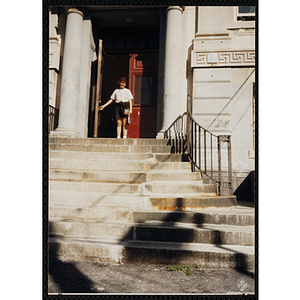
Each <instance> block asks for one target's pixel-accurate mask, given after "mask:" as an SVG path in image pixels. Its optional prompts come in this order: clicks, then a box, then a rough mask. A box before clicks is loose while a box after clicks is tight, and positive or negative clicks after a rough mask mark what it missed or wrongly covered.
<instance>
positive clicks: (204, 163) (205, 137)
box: [204, 129, 207, 174]
mask: <svg viewBox="0 0 300 300" xmlns="http://www.w3.org/2000/svg"><path fill="white" fill-rule="evenodd" d="M206 171H207V170H206V130H205V129H204V172H205V174H206Z"/></svg>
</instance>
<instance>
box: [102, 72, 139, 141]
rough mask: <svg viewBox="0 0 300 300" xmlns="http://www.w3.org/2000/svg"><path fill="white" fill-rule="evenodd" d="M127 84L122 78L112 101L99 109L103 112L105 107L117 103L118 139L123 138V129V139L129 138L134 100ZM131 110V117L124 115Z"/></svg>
mask: <svg viewBox="0 0 300 300" xmlns="http://www.w3.org/2000/svg"><path fill="white" fill-rule="evenodd" d="M126 84H127V79H126V77H121V78H120V80H119V82H118V85H119V88H118V89H116V90H114V92H113V93H112V95H111V96H110V99H109V100H108V101H107V102H106V103H105V104H104V105H101V106H100V107H99V110H100V111H101V110H103V109H104V108H105V107H107V106H108V105H110V104H111V103H112V102H113V101H115V102H116V106H115V109H114V111H115V116H116V119H117V138H118V139H120V138H121V132H122V127H123V139H126V138H127V119H128V118H130V114H131V113H132V100H133V96H132V94H131V92H130V90H129V89H127V88H125V87H126ZM126 109H129V115H125V114H124V110H126Z"/></svg>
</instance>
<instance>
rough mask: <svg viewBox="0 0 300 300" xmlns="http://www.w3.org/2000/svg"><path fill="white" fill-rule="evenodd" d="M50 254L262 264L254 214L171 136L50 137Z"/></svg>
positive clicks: (240, 266)
mask: <svg viewBox="0 0 300 300" xmlns="http://www.w3.org/2000/svg"><path fill="white" fill-rule="evenodd" d="M49 148H50V149H49V158H50V159H49V245H50V255H56V256H58V257H60V258H62V259H63V258H64V259H91V260H94V261H108V260H109V261H113V262H123V263H125V262H138V263H162V264H196V265H199V266H200V267H202V268H206V267H209V268H237V269H241V270H243V271H247V272H248V271H253V270H254V223H255V221H254V212H253V210H251V209H245V208H244V209H243V208H241V207H238V206H236V198H235V197H234V196H217V194H216V192H217V191H216V186H215V185H213V184H211V183H209V182H206V181H203V180H202V178H201V174H200V173H199V172H191V165H190V163H189V162H188V161H186V158H185V156H184V154H175V153H173V152H174V146H173V145H170V142H169V141H168V140H157V139H127V140H123V139H109V138H108V139H79V138H77V139H71V138H50V143H49Z"/></svg>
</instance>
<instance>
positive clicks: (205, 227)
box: [49, 217, 255, 233]
mask: <svg viewBox="0 0 300 300" xmlns="http://www.w3.org/2000/svg"><path fill="white" fill-rule="evenodd" d="M49 221H50V222H53V223H54V222H59V223H68V224H99V226H101V225H105V226H119V225H121V226H126V227H129V228H130V229H131V228H133V229H134V228H136V227H138V228H155V229H161V230H163V229H191V230H199V231H215V230H218V231H220V232H225V233H226V232H245V233H254V231H255V225H246V226H239V225H226V224H210V223H203V224H201V227H198V226H197V225H198V224H196V223H182V222H163V221H161V222H159V221H158V222H157V221H150V222H145V223H133V222H126V221H121V220H99V219H98V220H88V219H85V220H82V221H81V220H80V219H74V218H68V219H66V218H62V217H50V218H49ZM162 223H164V225H163V224H162ZM174 224H175V225H174ZM210 227H211V228H210Z"/></svg>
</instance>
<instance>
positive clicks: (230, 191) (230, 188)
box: [227, 135, 232, 195]
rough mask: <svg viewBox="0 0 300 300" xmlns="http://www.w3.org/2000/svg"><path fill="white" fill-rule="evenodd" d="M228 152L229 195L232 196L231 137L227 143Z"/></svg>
mask: <svg viewBox="0 0 300 300" xmlns="http://www.w3.org/2000/svg"><path fill="white" fill-rule="evenodd" d="M227 151H228V188H229V195H232V165H231V136H230V135H229V136H228V142H227Z"/></svg>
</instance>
